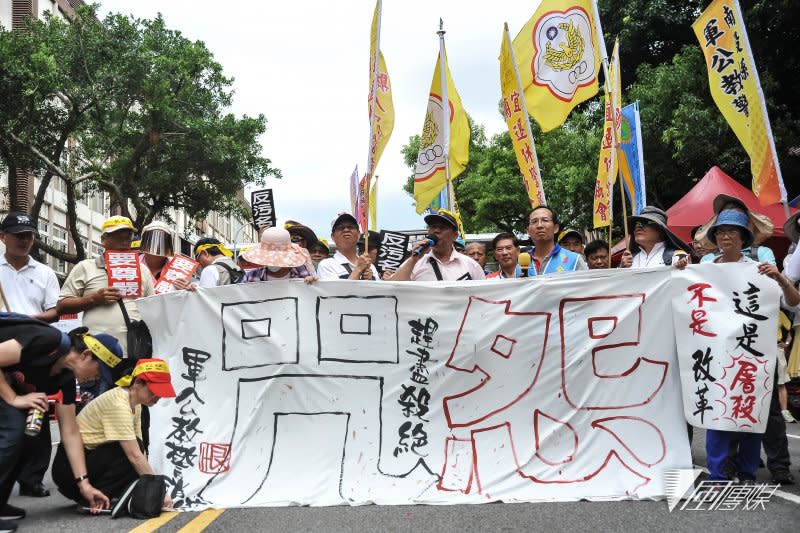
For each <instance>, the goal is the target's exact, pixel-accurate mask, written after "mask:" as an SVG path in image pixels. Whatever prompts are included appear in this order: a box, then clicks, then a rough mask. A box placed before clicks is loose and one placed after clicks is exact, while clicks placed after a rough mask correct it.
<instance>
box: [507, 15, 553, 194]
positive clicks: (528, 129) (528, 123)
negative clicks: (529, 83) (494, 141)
mask: <svg viewBox="0 0 800 533" xmlns="http://www.w3.org/2000/svg"><path fill="white" fill-rule="evenodd" d="M503 29H504V35H505V40H506V44H508V50H509V52H510V54H511V65H512V66H513V67H514V78H515V79H516V80H517V91H518V92H519V99H520V101H521V102H522V112H523V113H524V114H525V132H526V133H527V134H528V138H529V139H530V140H531V148H532V149H533V164H534V166H535V167H536V175H537V176H538V177H539V183H540V184H542V186H541V187H537V188H538V189H539V190H538V191H537V196H538V201H539V205H547V200H546V199H545V194H544V183H543V180H542V173H541V170H540V169H539V156H538V155H536V141H534V139H533V132H531V119H530V115H528V104H527V103H526V102H525V91H524V90H523V89H522V80H521V79H520V77H519V68H517V58H516V57H515V56H514V47H513V46H512V44H511V36H510V35H509V34H508V23H507V22H504V23H503ZM520 170H521V169H520ZM537 185H538V184H537ZM532 207H535V206H532Z"/></svg>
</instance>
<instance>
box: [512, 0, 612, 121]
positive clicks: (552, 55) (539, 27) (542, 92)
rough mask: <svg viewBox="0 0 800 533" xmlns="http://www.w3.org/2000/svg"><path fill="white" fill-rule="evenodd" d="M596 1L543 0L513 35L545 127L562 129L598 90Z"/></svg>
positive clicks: (536, 114) (529, 95)
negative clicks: (573, 111)
mask: <svg viewBox="0 0 800 533" xmlns="http://www.w3.org/2000/svg"><path fill="white" fill-rule="evenodd" d="M596 20H597V18H596V14H595V8H594V1H593V0H542V3H541V4H540V5H539V9H537V10H536V13H534V14H533V18H531V19H530V20H529V21H528V22H527V23H526V24H525V26H523V27H522V29H521V30H520V32H519V34H518V35H517V36H516V37H515V38H514V44H513V46H514V56H515V58H516V60H517V65H518V67H519V73H520V79H521V81H522V87H523V89H524V91H525V101H526V102H527V104H528V112H529V113H530V114H531V116H532V117H533V118H534V119H535V120H536V122H538V123H539V125H540V126H541V127H542V131H550V130H552V129H555V128H557V127H558V126H560V125H561V124H563V123H564V121H565V120H566V119H567V116H568V115H569V113H570V111H572V109H573V108H574V107H575V106H576V105H578V104H579V103H581V102H583V101H585V100H588V99H589V98H591V97H592V96H594V95H596V94H597V90H598V85H597V75H598V73H599V72H600V69H601V68H602V65H601V63H600V49H599V47H598V44H597V43H598V37H597V27H596V23H595V21H596Z"/></svg>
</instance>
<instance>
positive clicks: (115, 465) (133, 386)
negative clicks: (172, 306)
mask: <svg viewBox="0 0 800 533" xmlns="http://www.w3.org/2000/svg"><path fill="white" fill-rule="evenodd" d="M117 384H118V385H119V387H117V388H114V389H111V390H109V391H107V392H105V393H103V394H101V395H100V396H99V397H97V398H95V399H94V400H93V401H92V402H91V403H90V404H89V405H88V406H86V408H84V409H83V410H82V411H81V412H80V414H79V415H78V428H79V429H80V434H81V439H82V440H83V446H84V455H85V456H86V474H85V475H84V476H82V477H83V478H84V479H88V480H89V481H90V482H91V484H92V485H93V486H96V487H98V488H99V489H100V490H102V491H103V493H104V494H106V495H107V496H108V497H109V498H119V497H120V496H121V495H122V493H123V492H124V491H125V489H126V488H127V487H128V486H129V485H130V484H131V482H133V481H134V480H136V479H137V478H138V477H139V476H140V475H144V474H151V475H152V474H153V473H154V472H153V468H152V467H151V466H150V463H148V461H147V456H146V455H145V454H144V453H143V451H142V406H143V405H144V406H147V407H152V406H154V405H155V404H156V403H158V400H159V399H161V398H174V397H175V389H174V388H173V387H172V383H171V379H170V374H169V368H168V367H167V363H165V362H164V361H163V360H161V359H140V360H138V361H137V362H136V365H135V366H134V367H133V370H132V372H131V374H130V375H128V376H124V377H123V378H122V379H120V380H119V381H117ZM52 470H53V481H54V482H55V484H56V486H58V490H59V491H60V492H61V494H63V495H64V496H66V497H67V498H69V499H71V500H74V501H76V502H79V503H80V502H82V498H81V494H80V492H79V491H78V487H77V482H78V480H77V479H75V478H74V477H73V476H72V471H71V470H70V469H69V464H68V454H67V451H66V450H65V449H64V447H63V446H59V447H58V452H56V458H55V460H54V461H53V468H52ZM171 505H172V502H171V500H170V499H169V496H167V498H166V499H165V501H164V506H165V507H171Z"/></svg>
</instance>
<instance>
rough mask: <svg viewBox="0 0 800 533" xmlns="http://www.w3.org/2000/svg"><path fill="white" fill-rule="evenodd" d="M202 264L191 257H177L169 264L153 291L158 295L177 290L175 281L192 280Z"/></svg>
mask: <svg viewBox="0 0 800 533" xmlns="http://www.w3.org/2000/svg"><path fill="white" fill-rule="evenodd" d="M199 266H200V263H198V262H197V261H195V260H194V259H192V258H190V257H185V256H182V255H176V256H174V257H172V259H170V260H169V262H168V263H167V267H166V269H165V270H164V273H163V274H162V275H161V277H160V278H159V279H158V282H157V283H156V285H155V287H154V288H153V290H154V291H155V293H156V294H164V293H167V292H172V291H174V290H175V285H174V283H175V280H178V279H190V278H191V277H192V276H193V275H194V273H195V271H196V270H197V268H198V267H199Z"/></svg>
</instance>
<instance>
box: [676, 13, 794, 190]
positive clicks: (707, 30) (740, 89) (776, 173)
mask: <svg viewBox="0 0 800 533" xmlns="http://www.w3.org/2000/svg"><path fill="white" fill-rule="evenodd" d="M692 29H693V30H694V33H695V35H696V36H697V39H698V41H700V48H702V49H703V54H704V55H705V58H706V67H707V70H708V82H709V85H710V86H711V96H712V97H713V98H714V102H715V103H716V104H717V107H718V108H719V110H720V112H721V113H722V115H723V116H724V117H725V120H727V121H728V124H729V125H730V127H731V128H732V129H733V132H734V133H735V134H736V137H737V138H738V139H739V142H740V143H742V146H743V147H744V149H745V151H746V152H747V154H748V155H749V156H750V172H751V173H752V174H753V193H755V195H756V196H758V201H759V203H761V205H770V204H774V203H776V202H779V201H781V200H785V199H786V188H785V187H784V185H783V179H782V178H781V175H780V168H779V167H778V166H777V158H776V157H775V145H774V141H773V140H772V129H771V128H770V126H769V117H768V116H767V108H766V105H765V103H764V94H763V93H762V92H761V84H760V83H759V80H758V72H757V71H756V64H755V61H754V60H753V53H752V51H751V50H750V41H749V40H748V39H747V30H746V29H745V27H744V20H743V19H742V11H741V9H739V2H738V1H736V0H715V1H714V2H712V3H711V5H710V6H708V8H706V10H705V11H703V14H702V15H700V17H699V18H698V19H697V20H696V21H694V24H692Z"/></svg>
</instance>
